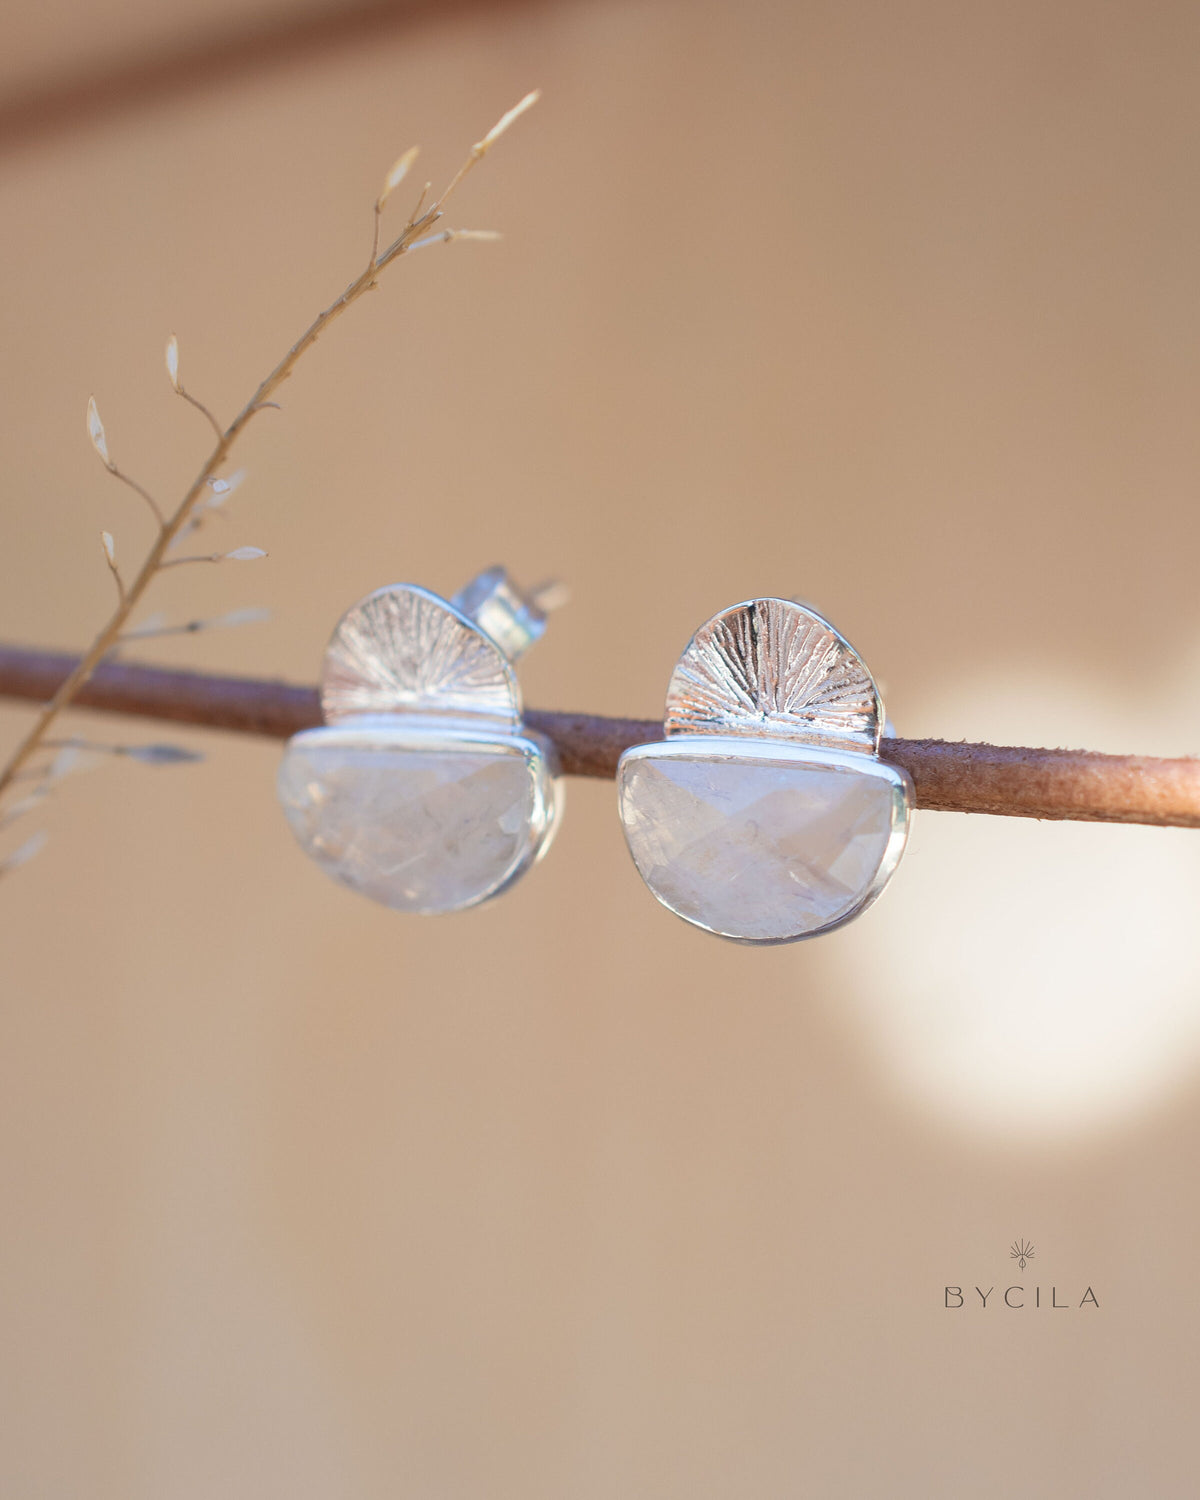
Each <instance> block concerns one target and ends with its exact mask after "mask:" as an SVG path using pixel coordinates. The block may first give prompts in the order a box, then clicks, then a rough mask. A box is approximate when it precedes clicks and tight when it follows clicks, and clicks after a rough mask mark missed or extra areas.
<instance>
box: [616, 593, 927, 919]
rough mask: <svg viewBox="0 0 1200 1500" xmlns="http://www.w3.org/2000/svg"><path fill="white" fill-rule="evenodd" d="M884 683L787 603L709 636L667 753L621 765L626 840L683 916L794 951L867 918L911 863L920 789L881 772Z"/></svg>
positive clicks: (671, 692)
mask: <svg viewBox="0 0 1200 1500" xmlns="http://www.w3.org/2000/svg"><path fill="white" fill-rule="evenodd" d="M883 722H884V715H883V704H882V703H881V701H880V697H879V691H878V689H877V688H876V686H875V682H874V679H873V678H872V677H871V674H870V673H869V672H868V671H867V669H866V667H865V666H864V665H863V663H862V661H861V660H860V659H859V657H858V655H857V654H856V652H855V651H854V649H853V648H852V647H851V646H850V645H849V643H848V642H847V641H845V640H844V639H843V638H842V637H841V636H840V635H839V634H838V632H837V631H836V630H834V628H833V626H832V625H830V624H829V623H828V621H826V620H824V619H822V618H821V616H820V615H818V614H816V613H815V612H814V611H813V610H811V609H808V608H807V607H805V606H802V605H799V604H794V603H792V602H791V601H790V600H787V599H753V600H751V601H750V602H748V603H746V604H735V605H734V606H733V607H732V608H731V609H726V610H723V611H722V612H721V613H720V614H719V615H715V616H714V617H713V618H712V619H711V620H709V621H708V623H707V624H706V625H702V626H701V627H700V629H699V630H698V631H697V632H696V634H695V635H694V636H693V637H692V639H691V641H690V642H689V643H688V646H687V649H686V650H685V651H684V653H683V655H682V657H680V659H679V664H678V665H677V666H676V668H675V671H674V673H673V675H672V677H671V683H670V687H669V688H668V690H667V709H666V715H665V717H664V721H663V727H664V731H665V735H666V738H665V740H663V741H662V742H661V743H659V744H653V745H638V746H636V747H635V748H633V749H632V750H627V751H626V752H625V754H624V755H622V757H621V759H620V762H619V763H618V766H617V786H618V799H619V806H620V814H621V823H622V825H623V827H624V830H625V839H626V842H627V843H628V845H629V851H630V853H631V854H632V855H633V860H634V863H635V864H636V865H637V868H638V871H639V873H640V874H641V877H642V879H643V880H644V881H645V882H646V884H647V885H648V886H649V887H650V889H651V891H652V892H653V893H654V895H655V896H656V897H657V898H658V899H659V901H661V902H662V904H663V905H664V906H666V907H668V908H669V909H670V910H671V911H673V912H675V913H676V914H677V915H679V916H681V917H683V918H685V919H686V920H687V921H689V922H692V923H694V924H695V925H696V926H697V927H703V928H704V929H705V930H706V931H708V932H715V933H717V934H719V935H720V936H721V937H727V938H734V939H736V940H738V941H740V942H744V943H789V942H794V941H795V940H797V939H798V938H806V937H815V936H816V935H817V934H818V933H822V932H829V931H831V930H832V929H833V928H835V927H840V926H841V925H842V923H844V922H849V921H850V920H851V919H852V918H854V917H856V916H858V914H859V913H860V912H862V911H864V910H865V909H866V908H867V907H868V906H869V905H870V904H871V902H872V901H874V899H875V898H876V896H878V895H879V893H880V891H881V890H882V889H883V887H884V886H885V885H886V884H887V881H888V879H889V878H890V876H891V874H892V872H893V870H894V869H895V868H896V865H897V863H898V862H899V859H900V856H901V854H902V853H903V852H904V844H905V840H906V838H907V836H908V826H909V822H910V820H911V817H912V805H913V788H912V782H911V781H910V780H909V778H908V776H907V774H906V773H905V772H904V771H901V770H898V769H897V768H896V767H894V766H890V765H886V764H885V763H884V762H883V761H881V760H880V759H879V757H878V750H879V736H880V726H881V725H882V723H883Z"/></svg>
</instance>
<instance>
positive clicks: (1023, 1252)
mask: <svg viewBox="0 0 1200 1500" xmlns="http://www.w3.org/2000/svg"><path fill="white" fill-rule="evenodd" d="M1008 1253H1009V1255H1011V1256H1012V1258H1013V1260H1015V1261H1016V1263H1017V1269H1018V1270H1019V1271H1023V1270H1024V1269H1025V1263H1026V1261H1030V1260H1032V1259H1033V1246H1032V1245H1031V1244H1030V1243H1029V1241H1028V1240H1013V1242H1012V1249H1011V1250H1010V1251H1009V1252H1008Z"/></svg>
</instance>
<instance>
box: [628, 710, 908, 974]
mask: <svg viewBox="0 0 1200 1500" xmlns="http://www.w3.org/2000/svg"><path fill="white" fill-rule="evenodd" d="M656 760H689V761H712V762H715V763H718V764H720V763H723V762H724V763H733V764H741V765H744V764H745V763H746V762H747V761H760V762H765V763H768V764H773V765H785V766H794V767H795V768H796V769H797V770H804V769H806V768H818V769H825V770H829V769H836V770H842V771H849V772H851V773H853V774H854V775H857V776H871V777H875V778H877V779H879V780H881V781H886V782H887V783H888V784H889V786H890V787H891V789H892V828H891V833H890V834H889V836H888V841H887V844H886V845H885V847H884V852H883V858H882V859H881V860H880V862H879V867H878V869H877V870H876V872H875V876H874V878H873V879H872V881H871V884H870V885H869V886H868V887H867V889H866V891H865V892H864V893H863V895H862V897H861V899H860V900H859V901H858V902H857V903H856V904H855V905H854V906H853V907H851V908H850V910H849V911H846V912H843V913H842V915H841V916H840V917H838V918H836V920H834V921H832V922H827V923H825V925H824V926H823V927H814V928H812V929H811V930H810V931H808V932H798V933H795V934H793V935H792V936H790V937H777V938H752V937H744V936H741V935H740V934H738V933H734V932H723V931H722V930H721V928H719V927H713V926H710V925H709V924H708V923H707V922H703V921H701V920H700V919H699V918H698V917H695V916H692V915H690V914H689V913H688V912H685V911H680V909H679V908H678V907H677V906H675V905H673V904H672V903H671V902H670V901H668V900H667V899H666V898H665V897H664V896H663V895H662V894H661V893H660V892H659V891H657V890H655V889H654V887H653V886H652V885H650V882H649V879H648V877H647V873H646V871H644V870H643V869H642V867H641V865H640V864H639V863H638V858H637V855H636V854H635V853H634V852H633V849H632V847H630V850H629V854H630V858H631V859H632V860H633V863H634V865H635V866H636V868H637V871H638V874H639V875H641V877H642V879H643V880H644V881H645V882H646V884H647V887H648V889H649V890H650V891H651V893H652V895H653V896H654V898H655V900H657V901H658V902H659V903H660V905H662V906H665V907H666V908H667V910H668V911H670V912H674V914H675V915H676V916H677V917H682V918H683V920H684V921H685V922H688V923H690V924H691V926H693V927H699V928H700V929H701V931H702V932H711V933H713V934H714V935H715V936H717V937H721V938H725V939H726V940H727V941H729V942H732V943H743V944H745V945H746V946H747V947H753V948H766V947H779V946H780V945H781V944H784V943H799V942H803V941H805V940H806V939H808V938H814V937H821V936H823V935H824V934H825V933H827V932H833V931H835V930H836V929H837V928H838V927H844V926H845V925H846V923H847V922H852V921H853V920H854V918H855V917H858V916H861V915H862V913H863V912H864V911H866V909H867V907H868V906H870V905H871V903H872V902H873V901H875V900H877V899H878V897H879V895H880V893H881V892H882V891H883V888H884V886H885V885H887V883H888V881H889V880H890V879H891V877H892V873H893V871H894V870H895V868H896V866H897V865H898V864H899V863H900V856H901V855H902V854H903V853H904V847H905V844H906V843H907V842H908V831H909V827H910V825H911V823H912V800H913V786H912V781H911V779H910V778H909V775H908V773H907V771H904V770H902V769H901V768H900V767H899V766H892V765H889V764H888V763H887V762H886V761H882V760H877V759H875V758H874V757H868V756H864V755H863V754H861V753H860V752H858V751H844V750H823V749H819V748H817V747H811V748H802V747H800V746H799V745H788V744H785V743H783V742H782V741H779V740H747V741H742V740H739V739H736V738H734V737H733V736H717V735H700V734H696V735H690V734H689V735H678V736H673V737H672V738H671V739H669V740H663V741H661V742H660V743H658V744H652V745H635V746H634V747H633V748H632V749H631V750H626V751H625V753H624V755H622V756H621V759H620V761H619V762H618V764H617V797H618V802H619V805H620V807H621V822H622V825H623V826H624V824H625V821H626V819H625V810H624V801H625V780H626V776H627V774H628V772H629V770H630V768H631V767H632V766H633V765H635V764H636V763H638V762H639V761H656Z"/></svg>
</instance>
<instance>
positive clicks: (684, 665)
mask: <svg viewBox="0 0 1200 1500" xmlns="http://www.w3.org/2000/svg"><path fill="white" fill-rule="evenodd" d="M545 625H546V615H545V611H544V609H543V608H542V606H541V603H540V602H539V596H538V595H536V594H535V595H526V594H523V593H522V592H521V591H520V590H519V589H518V588H517V587H516V586H515V585H514V584H513V582H512V580H511V579H510V578H509V577H508V575H507V574H506V573H505V572H504V570H503V569H501V568H491V569H489V570H488V571H487V572H485V573H482V574H480V575H479V577H478V578H476V579H474V580H473V581H472V582H471V583H469V584H468V585H467V587H466V588H465V589H463V590H462V591H461V592H460V593H458V594H456V595H455V596H454V597H453V599H450V600H446V599H441V598H439V597H438V596H437V595H436V594H433V593H430V592H429V591H428V590H427V589H423V588H418V587H417V586H416V585H413V584H397V585H394V586H393V587H389V588H383V589H379V590H377V591H376V592H375V593H373V594H370V595H368V597H367V598H366V599H364V600H363V601H362V602H361V603H359V604H356V605H355V606H354V608H353V609H351V610H350V611H349V612H348V613H347V614H346V615H345V616H344V617H343V619H342V620H341V622H340V623H339V625H338V627H337V629H336V630H335V631H334V634H333V638H332V639H331V641H330V643H329V646H328V648H327V650H326V653H325V663H324V670H323V673H322V679H321V706H322V710H323V714H324V718H325V727H324V728H321V729H310V730H306V731H304V732H303V733H302V734H298V735H296V736H295V737H294V738H293V739H292V740H291V741H290V742H289V744H288V747H287V751H286V754H285V756H284V760H283V765H282V767H281V768H280V773H279V797H280V801H281V802H282V804H283V808H284V811H285V813H286V815H287V818H288V822H289V823H290V824H291V827H292V831H293V832H294V834H295V835H296V838H297V839H298V840H299V842H300V844H301V846H302V848H303V849H304V850H305V851H306V853H308V854H309V855H311V857H312V858H313V859H315V860H316V861H317V863H318V864H319V865H320V866H321V867H322V868H323V869H324V870H325V871H326V872H327V873H328V874H329V875H331V876H332V877H333V878H334V879H335V880H338V881H340V882H341V883H342V884H343V885H346V886H349V887H350V888H351V889H352V890H356V891H359V892H361V893H362V894H363V895H366V896H370V897H371V898H372V899H373V900H375V901H380V902H382V903H383V904H384V905H386V906H390V907H394V908H395V909H397V910H399V911H406V912H418V913H436V912H449V911H459V910H462V909H463V908H465V907H469V906H475V905H478V904H479V903H480V902H482V901H486V900H488V899H489V898H490V897H492V896H496V895H499V893H500V892H501V891H503V890H506V889H507V888H508V887H509V886H510V885H512V884H513V882H514V881H516V880H517V879H519V878H520V876H521V875H522V874H524V872H525V871H526V870H527V869H529V868H530V866H531V865H533V864H535V863H536V862H537V861H538V860H539V859H541V857H542V856H543V855H544V854H545V853H546V851H547V849H548V848H549V847H550V843H551V841H552V839H553V837H554V833H555V831H556V829H557V827H558V823H559V821H560V818H561V814H562V783H561V780H560V772H559V764H558V756H557V752H556V750H555V748H554V745H553V744H552V743H551V742H550V741H549V740H548V739H546V738H545V737H544V736H542V735H539V734H536V733H534V732H532V731H531V730H528V729H526V728H525V727H524V725H523V723H522V705H521V692H520V688H519V686H518V684H517V679H516V674H515V672H514V670H513V667H514V663H515V662H516V661H517V660H518V658H519V657H520V656H521V655H522V653H523V652H524V651H525V650H527V649H528V647H529V646H531V645H532V644H533V643H534V641H536V640H537V639H538V637H539V636H540V635H541V634H542V632H543V630H544V629H545ZM883 723H884V714H883V705H882V702H881V701H880V697H879V690H878V688H877V687H876V685H875V682H874V680H873V678H872V677H871V674H870V673H869V672H868V671H867V669H866V667H865V666H864V665H863V663H862V661H861V659H860V658H859V656H858V655H857V653H856V652H855V651H854V649H853V648H852V647H851V646H850V645H849V643H848V642H847V641H846V640H845V639H844V638H843V637H842V636H841V635H839V634H838V632H837V631H836V630H835V629H834V628H833V626H832V625H830V624H829V622H828V621H827V620H825V619H823V618H822V617H821V616H820V615H819V614H817V613H816V612H815V611H814V610H812V609H810V608H808V607H807V606H805V605H800V604H797V603H795V602H793V601H791V600H787V599H753V600H750V601H748V602H746V603H743V604H736V605H734V606H733V607H732V608H730V609H726V610H723V611H722V612H721V613H720V614H718V615H715V616H714V617H713V618H712V619H711V620H709V621H708V622H707V623H706V624H705V625H702V626H701V627H700V629H699V630H698V631H697V632H696V634H695V635H694V636H693V637H692V639H691V641H689V643H688V645H687V647H686V649H685V650H684V653H683V655H682V657H681V658H680V659H679V662H678V664H677V666H676V668H675V671H674V673H673V674H672V677H671V682H670V686H669V688H668V690H667V707H666V714H665V717H664V721H663V727H664V733H665V738H664V739H663V740H662V741H661V742H658V743H655V744H646V745H637V746H635V747H634V748H632V749H630V750H627V751H626V752H625V753H624V755H622V757H621V759H620V762H619V764H618V767H617V788H618V806H619V810H620V816H621V823H622V826H623V828H624V831H625V838H626V841H627V843H628V845H629V851H630V853H631V854H632V856H633V861H634V864H635V865H636V866H637V869H638V871H639V873H640V874H641V876H642V879H643V880H644V881H645V882H646V884H647V885H648V886H649V888H650V890H651V891H652V892H653V894H654V895H655V896H656V897H657V898H658V900H659V901H660V902H661V903H662V904H663V905H664V906H666V907H667V908H668V909H669V910H671V911H673V912H675V913H676V914H677V915H679V916H681V917H683V918H685V919H686V920H687V921H689V922H691V923H693V924H694V925H695V926H697V927H701V928H704V929H705V930H706V931H709V932H714V933H717V934H718V935H720V936H722V937H728V938H733V939H736V940H738V941H741V942H746V943H783V942H792V941H795V940H797V939H799V938H806V937H814V936H816V935H817V934H818V933H823V932H828V931H830V930H831V929H833V928H835V927H840V926H841V925H842V924H843V923H845V922H848V921H850V920H851V919H852V918H854V917H856V916H858V915H859V913H860V912H862V911H864V910H865V909H866V908H867V907H868V906H869V905H870V904H871V902H872V901H873V900H874V899H875V897H876V896H878V895H879V893H880V891H881V890H882V889H883V887H884V885H885V884H886V883H887V881H888V879H889V878H890V876H891V874H892V872H893V870H894V869H895V867H896V865H897V863H898V862H899V859H900V856H901V854H902V853H903V852H904V844H905V840H906V838H907V835H908V827H909V823H910V821H911V814H912V805H913V789H912V783H911V782H910V780H909V778H908V776H907V775H906V774H905V772H903V771H901V770H899V769H897V768H896V767H894V766H890V765H888V764H886V763H885V762H884V761H881V760H880V759H879V755H878V750H879V739H880V733H881V728H882V725H883Z"/></svg>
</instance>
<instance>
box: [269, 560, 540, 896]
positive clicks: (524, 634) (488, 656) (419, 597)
mask: <svg viewBox="0 0 1200 1500" xmlns="http://www.w3.org/2000/svg"><path fill="white" fill-rule="evenodd" d="M545 627H546V616H545V613H544V612H543V610H542V609H541V608H539V605H538V600H537V596H533V595H531V596H526V595H524V594H522V593H521V592H520V591H519V590H518V589H517V588H516V586H515V585H514V584H513V582H512V580H511V579H510V578H509V577H508V575H507V574H506V573H505V572H504V570H503V569H502V568H490V569H488V571H487V572H486V573H481V574H480V575H479V577H478V578H476V579H474V580H472V582H471V583H469V584H468V585H467V586H466V588H464V589H463V590H461V592H459V593H458V594H456V595H455V596H454V598H453V599H451V600H449V601H447V600H445V599H440V598H439V597H438V596H437V595H436V594H433V593H430V591H429V590H428V589H423V588H418V587H417V585H416V584H411V583H399V584H393V585H392V586H390V587H388V588H382V589H378V590H376V592H375V593H373V594H369V595H368V596H367V597H366V598H365V599H364V600H362V602H361V603H359V604H356V605H355V606H354V608H353V609H351V610H350V611H349V612H348V613H347V614H346V615H344V616H343V618H342V620H341V622H340V624H339V625H338V627H337V629H336V630H335V631H334V633H333V638H332V639H331V641H330V642H329V646H328V648H327V650H326V652H325V663H324V670H323V672H322V678H321V708H322V711H323V713H324V717H325V724H326V727H325V728H323V729H308V730H305V731H304V732H303V733H301V734H298V735H296V736H295V737H294V738H293V739H291V740H290V741H289V742H288V747H287V750H286V752H285V754H284V758H283V764H282V766H281V767H280V769H279V781H278V790H279V800H280V802H281V803H282V804H283V810H284V812H285V814H286V815H287V820H288V822H289V823H290V824H291V828H292V832H293V833H294V834H295V835H296V838H297V839H298V840H299V843H300V846H301V848H302V849H303V850H304V851H305V853H306V854H309V855H311V857H312V858H313V859H315V860H316V862H317V863H318V864H319V865H320V866H321V868H322V869H323V870H325V872H326V873H327V874H329V875H332V876H333V878H334V879H335V880H338V881H340V882H341V883H342V884H343V885H347V886H349V887H350V889H351V890H355V891H359V892H361V893H362V894H363V895H364V896H370V897H371V899H372V900H374V901H380V902H382V903H383V904H384V905H385V906H390V907H394V908H395V909H396V910H397V911H407V912H421V913H433V912H448V911H459V910H461V909H462V908H464V907H468V906H475V905H477V904H478V903H479V902H481V901H486V900H488V898H489V897H491V896H495V895H498V894H499V893H500V892H501V891H503V890H506V889H507V888H508V887H509V886H510V885H512V883H513V882H514V881H515V880H517V879H518V878H519V877H520V876H521V875H523V874H524V872H525V871H526V870H527V869H528V868H529V867H530V866H531V865H532V864H534V863H535V861H537V860H538V859H540V858H541V857H542V855H544V854H545V852H546V850H547V849H548V848H549V847H550V841H551V839H552V838H553V836H554V833H555V830H556V828H557V826H558V821H559V817H560V814H561V809H562V793H561V782H560V781H559V779H558V772H559V767H558V756H557V752H556V751H555V749H554V746H553V745H552V744H551V743H550V741H549V740H546V739H544V738H543V737H542V736H541V735H538V734H534V733H532V732H530V731H527V730H525V728H524V727H523V725H522V722H521V714H522V706H521V690H520V687H519V686H518V684H517V679H516V674H515V673H514V671H513V663H514V662H515V661H516V660H517V658H518V657H519V656H520V655H521V654H522V653H523V652H524V651H525V650H527V649H528V647H529V646H531V645H532V644H533V642H534V641H536V640H537V639H538V637H539V636H540V635H541V634H542V632H543V630H544V629H545Z"/></svg>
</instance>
